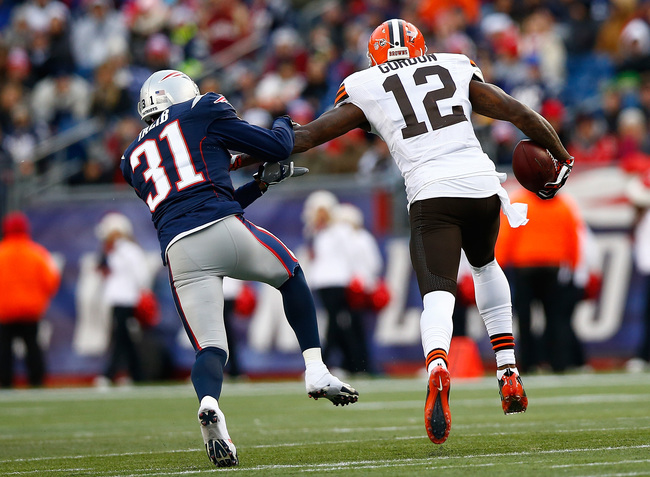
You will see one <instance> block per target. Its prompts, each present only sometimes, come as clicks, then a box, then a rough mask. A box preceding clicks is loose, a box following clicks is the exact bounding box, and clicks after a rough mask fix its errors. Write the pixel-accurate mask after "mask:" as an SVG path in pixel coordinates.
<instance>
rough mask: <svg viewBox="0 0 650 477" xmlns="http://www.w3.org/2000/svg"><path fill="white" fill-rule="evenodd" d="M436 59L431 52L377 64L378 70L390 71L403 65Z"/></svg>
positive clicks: (429, 61)
mask: <svg viewBox="0 0 650 477" xmlns="http://www.w3.org/2000/svg"><path fill="white" fill-rule="evenodd" d="M389 54H390V52H389ZM436 60H437V59H436V55H434V54H433V53H432V54H429V55H423V56H416V57H415V58H406V59H403V60H395V61H389V62H387V63H382V64H381V65H378V66H379V71H381V72H382V73H390V72H391V71H395V70H398V69H400V68H404V67H405V66H412V65H417V64H418V63H431V62H433V61H436Z"/></svg>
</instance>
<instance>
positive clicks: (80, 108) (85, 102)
mask: <svg viewBox="0 0 650 477" xmlns="http://www.w3.org/2000/svg"><path fill="white" fill-rule="evenodd" d="M91 98H92V88H91V86H90V83H89V82H88V81H86V80H85V79H83V78H82V77H81V76H79V75H76V74H74V73H73V72H72V71H69V70H67V69H65V67H62V68H60V69H59V70H58V71H57V72H56V74H55V75H54V76H52V77H47V78H45V79H42V80H41V81H39V82H38V83H36V86H34V91H33V92H32V95H31V110H32V111H33V114H34V120H35V121H42V122H44V123H46V124H47V125H48V126H49V127H50V130H51V132H52V133H57V132H61V131H64V130H66V129H69V128H70V127H73V126H75V125H76V124H79V122H80V121H82V120H84V119H86V118H88V114H89V112H90V105H91Z"/></svg>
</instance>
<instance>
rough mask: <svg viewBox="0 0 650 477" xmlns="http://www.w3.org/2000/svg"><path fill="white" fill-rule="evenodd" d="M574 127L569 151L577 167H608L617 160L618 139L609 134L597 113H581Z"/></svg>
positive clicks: (587, 111)
mask: <svg viewBox="0 0 650 477" xmlns="http://www.w3.org/2000/svg"><path fill="white" fill-rule="evenodd" d="M573 125H574V126H573V134H572V136H571V139H570V140H569V142H568V143H567V151H569V154H571V155H572V156H573V157H574V158H575V161H576V166H577V167H583V166H584V165H590V166H606V165H609V164H612V163H613V162H614V161H615V160H616V154H617V143H616V137H615V136H613V135H611V134H608V133H607V128H606V126H605V122H604V121H599V120H598V118H597V117H596V113H595V112H593V111H589V110H586V109H585V110H582V111H579V112H578V113H577V114H576V116H575V118H574V121H573Z"/></svg>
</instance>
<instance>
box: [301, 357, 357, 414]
mask: <svg viewBox="0 0 650 477" xmlns="http://www.w3.org/2000/svg"><path fill="white" fill-rule="evenodd" d="M314 368H316V369H314ZM305 387H306V388H307V395H308V396H309V397H311V398H314V399H316V400H317V399H318V398H321V397H324V398H327V399H329V400H330V401H332V403H334V405H335V406H338V405H341V406H345V405H346V404H352V403H355V402H357V400H358V399H359V393H358V392H357V391H356V389H354V388H353V387H352V386H350V385H349V384H347V383H344V382H343V381H341V380H340V379H339V378H337V377H336V376H333V375H332V374H331V373H330V372H329V370H328V369H327V367H326V366H325V365H322V367H321V366H318V367H314V366H310V369H308V370H307V371H305Z"/></svg>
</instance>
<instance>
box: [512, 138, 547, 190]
mask: <svg viewBox="0 0 650 477" xmlns="http://www.w3.org/2000/svg"><path fill="white" fill-rule="evenodd" d="M512 172H513V173H514V174H515V177H516V178H517V180H518V181H519V183H520V184H521V185H522V186H523V187H525V188H526V189H528V190H529V191H531V192H539V191H540V190H542V189H543V188H544V186H545V185H546V183H547V182H551V181H553V180H554V179H555V161H554V159H553V156H551V154H550V153H549V152H548V151H547V150H546V148H544V147H542V146H540V145H539V144H537V143H536V142H534V141H531V140H530V139H522V140H521V141H519V143H518V144H517V145H516V146H515V150H514V151H513V152H512Z"/></svg>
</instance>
